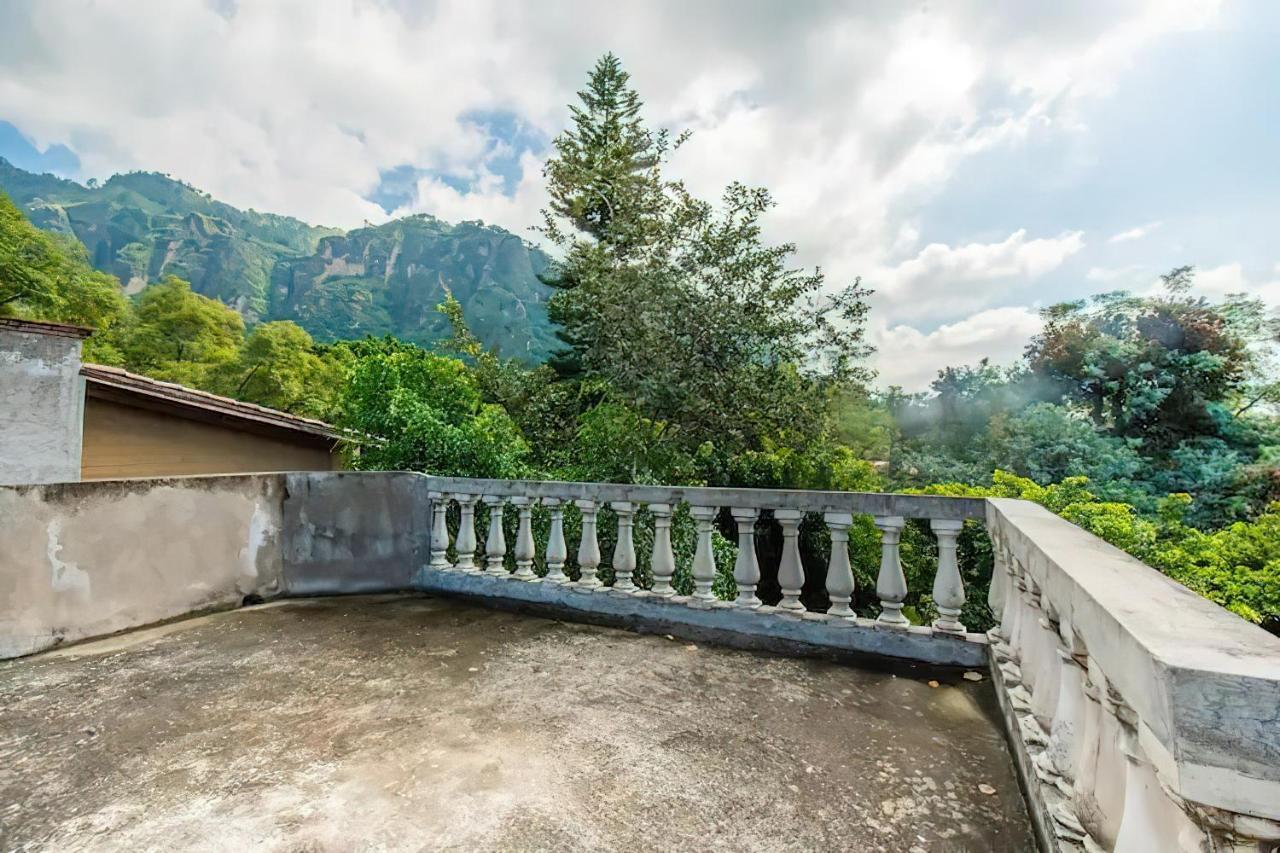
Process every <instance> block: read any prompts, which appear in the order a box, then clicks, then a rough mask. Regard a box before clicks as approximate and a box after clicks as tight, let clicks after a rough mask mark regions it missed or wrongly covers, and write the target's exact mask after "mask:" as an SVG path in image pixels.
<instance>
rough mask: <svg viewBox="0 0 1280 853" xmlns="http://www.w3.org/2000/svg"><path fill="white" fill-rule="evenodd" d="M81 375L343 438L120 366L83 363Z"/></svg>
mask: <svg viewBox="0 0 1280 853" xmlns="http://www.w3.org/2000/svg"><path fill="white" fill-rule="evenodd" d="M80 375H82V376H83V377H84V378H85V380H86V381H88V382H91V383H95V384H98V385H104V386H109V387H111V388H115V389H119V390H124V391H128V392H132V393H136V394H140V395H143V396H147V397H151V398H158V399H162V400H165V401H167V402H170V403H175V404H178V405H180V406H189V407H192V408H197V409H203V410H205V411H209V412H215V413H217V414H220V415H223V416H229V417H232V418H243V419H245V420H248V421H253V422H254V423H257V424H265V425H269V426H275V427H280V428H282V429H289V430H295V431H297V432H304V433H307V434H309V435H319V436H323V437H325V438H332V439H334V440H337V439H339V438H341V437H342V433H341V432H339V431H338V429H337V428H335V427H333V426H331V425H329V424H327V423H325V422H324V421H318V420H316V419H314V418H304V417H300V416H298V415H291V414H289V413H288V412H282V411H280V410H279V409H269V408H267V407H266V406H259V405H257V404H256V403H246V402H243V401H241V400H233V399H231V398H230V397H222V396H219V395H218V394H211V393H209V392H208V391H200V390H198V389H196V388H188V387H187V386H186V385H179V384H177V383H176V382H162V381H161V380H159V379H152V378H150V377H148V376H140V375H139V374H137V373H130V372H129V371H127V370H123V369H121V368H119V367H108V366H107V365H105V364H85V365H83V366H81V368H80Z"/></svg>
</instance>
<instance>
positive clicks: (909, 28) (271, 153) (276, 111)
mask: <svg viewBox="0 0 1280 853" xmlns="http://www.w3.org/2000/svg"><path fill="white" fill-rule="evenodd" d="M610 7H614V8H610ZM1278 44H1280V3H1276V2H1274V0H1242V2H1221V3H1219V2H1212V0H1203V1H1202V0H1186V1H1185V2H1183V0H1077V2H1071V3H1034V2H1025V0H1008V2H1000V3H993V2H979V0H973V2H962V0H930V1H929V2H918V3H915V4H907V3H901V2H874V3H873V2H855V0H843V2H820V0H806V2H791V3H784V2H773V0H724V2H720V1H719V0H697V2H688V0H685V2H645V0H637V2H634V3H629V4H606V3H599V2H557V0H548V2H540V3H531V2H505V3H497V2H485V0H461V2H417V0H384V2H354V0H350V1H348V0H319V2H316V0H298V1H297V2H288V0H260V2H236V0H207V2H201V0H191V2H179V0H162V2H154V3H146V2H138V0H133V2H125V3H107V2H88V0H85V2H72V0H67V2H62V1H61V0H30V2H23V0H6V2H4V3H0V156H5V157H7V158H9V159H10V160H12V161H14V162H15V163H17V164H18V165H20V166H23V167H24V168H35V169H39V170H44V171H53V172H57V173H60V174H63V175H66V176H68V177H73V178H77V179H81V180H83V179H87V178H90V177H97V178H99V179H101V178H105V177H106V176H108V175H110V174H112V173H113V172H116V171H121V170H128V169H148V170H157V171H162V172H168V173H170V174H172V175H174V176H175V177H180V178H182V179H184V180H187V181H189V182H191V183H193V184H195V185H197V186H199V187H201V188H203V189H206V190H208V191H209V192H211V193H213V195H214V196H216V197H218V198H220V199H222V200H225V201H227V202H230V203H232V204H235V205H238V206H241V207H253V208H256V209H259V210H268V211H273V212H278V213H287V214H291V215H294V216H297V217H300V218H302V219H305V220H307V221H310V222H315V223H322V224H327V225H339V226H355V225H359V224H360V223H362V222H363V221H366V220H368V221H372V222H379V221H383V220H386V219H388V218H390V217H392V216H396V215H402V214H404V213H410V212H420V211H425V212H429V213H433V214H435V215H437V216H440V217H443V218H445V219H449V220H458V219H475V218H480V219H484V220H486V221H488V222H493V223H497V224H499V225H503V226H505V227H507V228H510V229H512V230H514V231H517V232H519V233H522V234H525V235H527V236H530V237H532V236H533V235H531V234H529V232H528V229H529V226H531V225H532V224H534V222H535V221H536V214H537V211H538V209H539V208H540V207H541V206H542V203H543V198H544V190H543V187H542V181H541V174H540V165H541V162H542V160H543V159H544V158H545V156H546V154H547V151H548V146H549V143H550V140H551V139H552V138H553V137H554V136H555V134H556V133H558V132H559V131H560V130H561V129H562V128H563V127H564V125H565V122H566V118H567V110H566V107H565V105H566V104H567V103H568V102H569V101H570V100H572V99H573V93H574V92H575V91H576V89H577V88H579V87H580V85H581V83H582V81H583V79H584V76H585V73H586V71H587V69H588V68H589V67H590V66H591V64H592V63H593V62H594V60H595V59H596V57H598V56H599V55H600V54H601V53H603V52H604V51H607V50H612V51H614V52H615V53H617V54H618V55H619V56H620V57H621V58H622V60H623V62H624V65H625V66H626V67H627V68H628V70H630V71H631V73H632V78H633V82H634V84H635V86H636V87H637V89H638V90H639V91H640V93H641V95H642V96H643V97H644V99H645V101H646V103H647V118H648V119H649V120H650V121H651V122H652V123H653V124H655V125H659V126H663V127H669V128H672V129H677V130H678V129H684V128H688V129H691V130H692V131H693V132H694V135H693V137H692V140H691V141H690V142H689V144H687V145H686V146H685V147H684V148H683V149H682V150H681V151H680V152H679V153H678V154H677V156H676V158H675V160H674V161H673V163H672V169H673V171H674V172H675V173H677V174H678V175H679V176H680V177H683V178H685V179H686V180H687V181H688V182H689V184H690V185H691V186H692V187H693V188H694V189H696V190H697V191H698V192H699V193H701V194H703V195H706V196H715V195H716V194H718V192H719V190H720V188H722V187H723V186H724V185H725V184H726V183H728V182H730V181H732V180H743V181H747V182H750V183H757V184H763V185H765V186H767V187H769V188H770V189H771V190H772V191H773V192H774V194H775V196H776V197H777V201H778V207H777V210H776V211H775V212H774V214H773V215H772V216H771V217H770V220H769V222H768V230H769V235H770V236H771V237H772V238H774V239H777V240H789V241H792V242H794V243H796V244H797V246H798V247H799V250H800V257H801V260H802V261H803V262H805V263H807V264H817V265H821V266H822V267H823V269H824V270H826V272H827V273H828V277H829V279H830V280H831V282H832V283H833V284H837V283H844V282H846V281H848V280H849V279H851V278H852V277H854V276H858V275H861V276H862V277H863V279H864V281H865V282H866V283H867V284H868V285H869V286H871V287H872V288H874V289H875V290H876V295H875V296H874V298H873V301H874V310H873V312H872V321H871V324H872V334H873V337H874V340H875V342H876V344H877V345H878V346H879V348H880V353H879V356H878V358H877V365H876V366H877V368H878V369H879V371H880V375H881V379H880V382H881V384H882V385H887V384H890V383H896V384H902V385H904V386H906V387H907V388H909V389H920V388H924V387H926V386H927V384H928V382H929V380H930V379H931V378H932V376H933V374H934V372H935V371H936V370H937V369H938V368H939V367H940V366H942V365H944V364H958V363H966V362H973V361H976V360H977V359H979V358H981V357H983V356H990V357H992V358H993V359H995V360H997V361H1000V362H1009V361H1012V360H1013V359H1015V358H1016V357H1017V356H1018V354H1019V353H1020V352H1021V350H1022V347H1023V345H1024V344H1025V342H1026V340H1027V338H1028V337H1029V336H1030V335H1032V334H1034V332H1035V331H1036V329H1037V327H1038V319H1037V317H1038V315H1037V309H1038V307H1039V306H1043V305H1046V304H1050V303H1052V302H1055V301H1060V300H1063V299H1068V298H1078V297H1081V296H1085V295H1088V294H1090V293H1095V292H1100V291H1106V290H1115V289H1121V288H1126V289H1136V290H1143V289H1146V288H1148V287H1150V285H1151V282H1152V281H1154V280H1155V278H1156V276H1157V275H1158V273H1160V272H1162V271H1165V270H1167V269H1169V268H1171V267H1173V266H1176V265H1179V264H1184V263H1190V264H1195V265H1196V266H1197V267H1198V268H1199V269H1200V271H1201V272H1200V277H1199V282H1200V286H1201V288H1202V290H1203V292H1204V293H1206V294H1207V295H1222V294H1225V293H1228V292H1236V291H1247V292H1252V293H1255V294H1257V295H1259V296H1262V297H1263V298H1265V299H1267V300H1268V301H1270V302H1271V303H1272V304H1274V305H1280V239H1277V238H1278V237H1280V228H1278V227H1277V226H1280V48H1278V47H1277V45H1278Z"/></svg>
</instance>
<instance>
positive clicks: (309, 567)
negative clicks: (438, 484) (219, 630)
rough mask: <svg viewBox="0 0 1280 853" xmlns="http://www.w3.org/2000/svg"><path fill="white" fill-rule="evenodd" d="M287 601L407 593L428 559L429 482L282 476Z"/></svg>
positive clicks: (382, 476) (405, 476)
mask: <svg viewBox="0 0 1280 853" xmlns="http://www.w3.org/2000/svg"><path fill="white" fill-rule="evenodd" d="M285 482H286V484H287V490H288V499H287V500H286V501H285V502H284V561H285V570H284V580H285V588H286V591H287V592H288V593H289V594H290V595H329V594H333V593H348V592H385V591H389V590H402V589H410V588H412V587H413V583H414V577H415V574H416V572H417V570H418V568H419V567H420V566H421V565H423V564H425V563H426V562H427V559H428V551H429V546H430V543H429V541H428V538H429V536H430V520H429V519H430V516H429V514H428V511H427V509H428V500H427V488H426V483H427V478H425V477H423V476H421V475H418V474H409V473H403V472H394V471H393V472H387V473H377V474H374V473H356V472H332V473H307V474H287V475H286V480H285Z"/></svg>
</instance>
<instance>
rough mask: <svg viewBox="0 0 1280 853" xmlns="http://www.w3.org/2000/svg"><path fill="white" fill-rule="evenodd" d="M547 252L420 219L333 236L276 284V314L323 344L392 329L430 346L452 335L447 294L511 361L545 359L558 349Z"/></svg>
mask: <svg viewBox="0 0 1280 853" xmlns="http://www.w3.org/2000/svg"><path fill="white" fill-rule="evenodd" d="M546 265H547V259H546V257H545V256H544V255H542V254H541V253H540V252H538V251H537V250H535V249H532V248H530V247H529V246H528V245H527V244H526V243H525V242H524V241H523V240H521V239H520V238H518V237H516V236H515V235H514V234H511V233H510V232H508V231H504V230H502V229H501V228H494V227H489V226H485V225H483V224H482V223H478V222H463V223H460V224H457V225H450V224H448V223H445V222H441V221H440V220H438V219H435V218H433V217H429V216H413V217H408V218H405V219H400V220H396V221H395V222H389V223H387V224H385V225H379V226H376V227H370V228H361V229H358V230H355V231H351V232H349V233H347V234H342V235H336V236H331V237H325V238H323V239H322V240H321V241H320V245H319V247H318V249H317V251H316V252H315V253H314V254H312V255H310V256H309V257H305V258H293V259H289V260H285V261H282V262H281V263H280V264H279V265H278V266H277V268H276V275H275V277H274V279H273V287H272V298H273V304H274V306H275V308H274V312H275V313H276V315H277V316H279V317H282V318H288V319H293V320H296V321H297V322H298V323H299V324H300V325H302V326H303V327H304V328H306V329H308V330H310V331H311V332H312V334H315V335H317V336H318V337H321V338H337V337H350V336H352V335H363V334H365V333H370V334H384V333H390V334H393V335H395V336H396V337H399V338H402V339H404V340H409V341H414V342H416V343H428V342H430V341H433V340H436V339H439V338H440V337H443V336H444V335H445V334H447V332H448V324H447V323H446V322H445V320H444V317H443V316H442V315H441V314H440V313H439V312H438V311H436V306H437V305H439V304H440V302H442V301H443V300H444V298H445V296H446V295H448V294H452V295H453V297H454V298H455V299H457V300H458V302H460V303H461V304H462V307H463V312H464V315H465V316H466V318H467V322H468V324H469V325H470V326H471V327H472V330H473V331H474V332H475V333H476V334H477V336H478V337H480V339H481V340H483V341H484V342H485V343H486V344H488V345H491V346H497V347H499V349H501V350H502V352H503V353H504V354H505V355H512V356H520V357H524V358H528V359H530V360H540V359H541V358H543V357H544V356H545V355H546V352H547V350H548V349H549V348H550V347H551V346H552V345H553V344H554V338H553V336H552V334H551V328H550V324H549V323H548V321H547V311H546V300H547V295H548V288H547V287H546V286H545V285H543V284H542V283H541V282H540V281H539V280H538V274H539V273H541V272H542V271H543V270H544V269H545V268H546Z"/></svg>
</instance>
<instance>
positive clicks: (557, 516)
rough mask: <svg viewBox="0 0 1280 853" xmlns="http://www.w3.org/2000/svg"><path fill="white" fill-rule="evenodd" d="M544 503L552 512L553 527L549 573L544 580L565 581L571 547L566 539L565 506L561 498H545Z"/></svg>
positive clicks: (549, 545) (552, 581)
mask: <svg viewBox="0 0 1280 853" xmlns="http://www.w3.org/2000/svg"><path fill="white" fill-rule="evenodd" d="M542 505H543V506H545V507H547V510H548V512H549V513H550V514H551V529H550V531H549V532H548V533H547V554H546V560H547V574H546V576H545V577H544V578H543V580H546V581H550V582H551V583H564V582H565V581H567V580H568V579H569V576H568V575H566V574H565V573H564V561H565V560H567V559H568V558H569V548H568V546H567V545H565V541H564V506H563V503H562V501H561V500H560V499H559V498H543V499H542Z"/></svg>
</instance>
